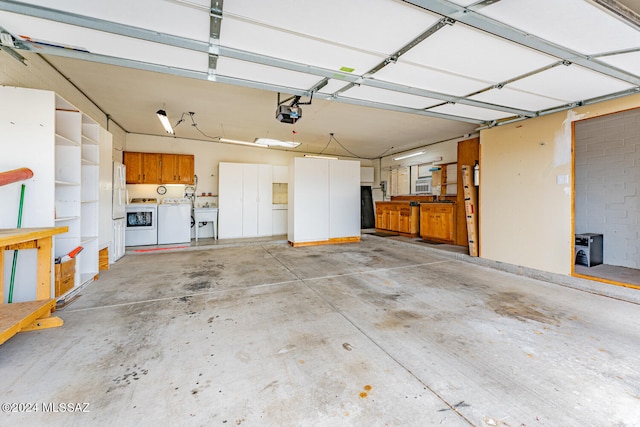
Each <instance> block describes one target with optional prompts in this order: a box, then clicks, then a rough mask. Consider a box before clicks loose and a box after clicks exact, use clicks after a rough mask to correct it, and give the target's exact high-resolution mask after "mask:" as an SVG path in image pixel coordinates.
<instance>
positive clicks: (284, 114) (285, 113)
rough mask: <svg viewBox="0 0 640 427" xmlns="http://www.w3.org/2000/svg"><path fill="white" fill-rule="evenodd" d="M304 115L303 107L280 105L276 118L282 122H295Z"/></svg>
mask: <svg viewBox="0 0 640 427" xmlns="http://www.w3.org/2000/svg"><path fill="white" fill-rule="evenodd" d="M301 117H302V108H300V107H298V106H295V107H291V106H289V105H278V108H277V109H276V120H278V121H279V122H282V123H290V124H292V123H295V122H296V121H297V120H298V119H300V118H301Z"/></svg>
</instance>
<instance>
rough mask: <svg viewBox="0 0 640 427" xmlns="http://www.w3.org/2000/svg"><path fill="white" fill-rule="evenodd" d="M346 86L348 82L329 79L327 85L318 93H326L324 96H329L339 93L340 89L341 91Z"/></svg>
mask: <svg viewBox="0 0 640 427" xmlns="http://www.w3.org/2000/svg"><path fill="white" fill-rule="evenodd" d="M348 84H349V82H345V81H344V80H340V79H329V82H328V83H327V85H326V86H325V87H323V88H322V89H320V90H319V91H318V92H320V93H326V94H329V95H330V94H333V93H335V92H337V91H339V90H340V89H342V88H343V87H345V86H346V85H348Z"/></svg>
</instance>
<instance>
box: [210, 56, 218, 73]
mask: <svg viewBox="0 0 640 427" xmlns="http://www.w3.org/2000/svg"><path fill="white" fill-rule="evenodd" d="M217 66H218V55H216V54H215V53H210V54H209V73H211V72H215V70H216V67H217Z"/></svg>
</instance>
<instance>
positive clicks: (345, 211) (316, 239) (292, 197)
mask: <svg viewBox="0 0 640 427" xmlns="http://www.w3.org/2000/svg"><path fill="white" fill-rule="evenodd" d="M288 239H289V242H290V243H291V244H293V245H294V246H303V245H304V244H318V243H340V242H353V241H359V240H360V162H358V161H351V160H328V159H314V158H303V157H296V158H294V159H291V162H290V163H289V221H288Z"/></svg>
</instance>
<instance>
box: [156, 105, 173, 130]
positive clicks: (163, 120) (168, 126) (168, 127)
mask: <svg viewBox="0 0 640 427" xmlns="http://www.w3.org/2000/svg"><path fill="white" fill-rule="evenodd" d="M156 114H157V115H158V119H160V123H162V127H164V130H166V131H167V133H170V134H171V135H173V134H174V132H173V128H172V127H171V123H170V122H169V118H168V117H167V112H166V111H164V110H158V111H156Z"/></svg>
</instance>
